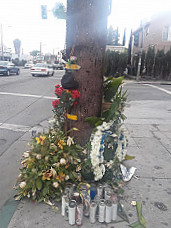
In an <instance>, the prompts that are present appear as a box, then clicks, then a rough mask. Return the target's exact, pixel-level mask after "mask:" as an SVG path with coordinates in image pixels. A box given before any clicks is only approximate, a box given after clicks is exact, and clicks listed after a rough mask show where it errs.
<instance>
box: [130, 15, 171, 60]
mask: <svg viewBox="0 0 171 228" xmlns="http://www.w3.org/2000/svg"><path fill="white" fill-rule="evenodd" d="M149 47H153V48H154V51H155V53H156V52H157V50H162V49H163V50H164V52H165V53H166V52H167V51H169V50H170V48H171V11H168V12H162V13H159V14H156V15H154V16H153V17H152V19H151V21H150V22H148V23H146V24H142V25H141V26H140V27H139V28H138V29H137V30H136V31H134V32H133V45H132V59H133V58H134V56H137V55H138V54H139V53H140V52H141V51H142V50H144V51H145V52H147V50H148V48H149Z"/></svg>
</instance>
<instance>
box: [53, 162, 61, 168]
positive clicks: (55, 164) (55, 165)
mask: <svg viewBox="0 0 171 228" xmlns="http://www.w3.org/2000/svg"><path fill="white" fill-rule="evenodd" d="M59 165H60V163H59V162H58V163H54V164H53V165H52V166H54V167H59Z"/></svg>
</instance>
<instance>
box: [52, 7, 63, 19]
mask: <svg viewBox="0 0 171 228" xmlns="http://www.w3.org/2000/svg"><path fill="white" fill-rule="evenodd" d="M52 12H53V15H54V16H55V17H56V18H57V19H66V9H65V7H64V5H63V4H62V3H56V4H55V6H54V7H53V9H52Z"/></svg>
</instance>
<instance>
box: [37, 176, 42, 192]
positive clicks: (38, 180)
mask: <svg viewBox="0 0 171 228" xmlns="http://www.w3.org/2000/svg"><path fill="white" fill-rule="evenodd" d="M36 187H37V189H38V190H41V188H42V181H41V180H40V179H37V180H36Z"/></svg>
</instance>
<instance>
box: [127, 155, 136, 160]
mask: <svg viewBox="0 0 171 228" xmlns="http://www.w3.org/2000/svg"><path fill="white" fill-rule="evenodd" d="M134 158H135V156H130V155H128V154H126V156H125V160H132V159H134Z"/></svg>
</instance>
